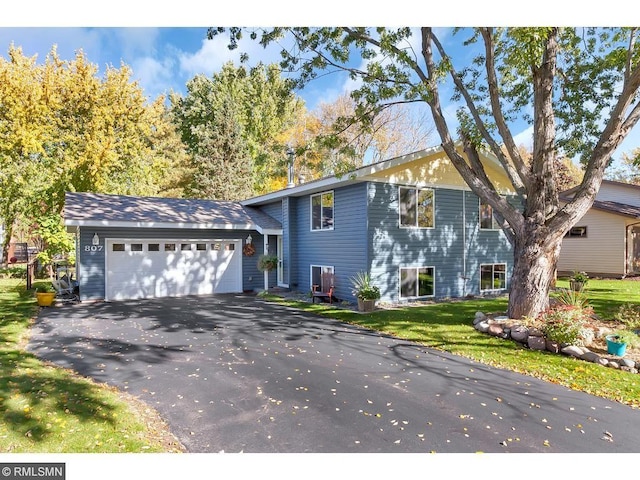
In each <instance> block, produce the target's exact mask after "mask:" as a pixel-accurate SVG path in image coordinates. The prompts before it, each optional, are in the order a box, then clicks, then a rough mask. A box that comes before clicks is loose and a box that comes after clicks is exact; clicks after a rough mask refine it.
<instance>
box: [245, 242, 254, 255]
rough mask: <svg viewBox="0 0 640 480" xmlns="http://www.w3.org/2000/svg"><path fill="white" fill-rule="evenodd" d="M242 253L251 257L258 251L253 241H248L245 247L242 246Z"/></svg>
mask: <svg viewBox="0 0 640 480" xmlns="http://www.w3.org/2000/svg"><path fill="white" fill-rule="evenodd" d="M242 253H244V254H245V255H246V256H247V257H250V256H252V255H254V254H255V253H256V248H255V247H254V246H253V244H252V243H247V244H246V245H245V246H244V247H242Z"/></svg>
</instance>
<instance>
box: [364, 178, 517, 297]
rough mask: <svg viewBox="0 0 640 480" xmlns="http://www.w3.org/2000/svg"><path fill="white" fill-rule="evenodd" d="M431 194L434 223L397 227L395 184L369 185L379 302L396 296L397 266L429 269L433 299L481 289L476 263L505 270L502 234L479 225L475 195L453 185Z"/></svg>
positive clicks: (507, 256)
mask: <svg viewBox="0 0 640 480" xmlns="http://www.w3.org/2000/svg"><path fill="white" fill-rule="evenodd" d="M434 192H435V194H434V198H435V221H434V227H433V228H425V229H422V228H420V229H418V228H400V227H399V209H398V207H399V205H398V195H399V190H398V186H397V185H390V184H386V183H370V184H369V187H368V199H369V226H368V238H369V255H370V265H369V268H370V273H371V276H372V278H373V279H374V281H375V282H376V284H377V285H378V286H379V287H380V290H381V293H382V300H384V301H392V302H395V301H398V300H399V299H400V286H399V269H400V267H401V266H403V267H411V266H413V267H433V268H434V270H435V272H434V273H435V278H434V283H435V284H434V297H433V298H446V297H462V296H465V295H468V294H478V293H480V264H483V263H506V264H507V269H508V270H509V269H510V266H511V264H512V253H511V247H510V244H509V243H508V241H507V239H506V237H505V235H504V234H503V233H502V232H501V231H480V229H479V201H478V197H477V196H475V195H474V194H472V193H470V192H465V191H462V190H454V189H445V188H435V189H434ZM463 205H464V209H463Z"/></svg>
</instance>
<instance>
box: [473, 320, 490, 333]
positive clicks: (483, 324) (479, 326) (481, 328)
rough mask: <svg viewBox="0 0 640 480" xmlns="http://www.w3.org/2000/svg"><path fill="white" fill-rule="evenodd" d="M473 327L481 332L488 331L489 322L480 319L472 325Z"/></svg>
mask: <svg viewBox="0 0 640 480" xmlns="http://www.w3.org/2000/svg"><path fill="white" fill-rule="evenodd" d="M474 327H475V329H476V330H478V331H479V332H482V333H487V332H488V331H489V322H487V321H486V320H482V321H481V322H478V323H476V324H475V325H474Z"/></svg>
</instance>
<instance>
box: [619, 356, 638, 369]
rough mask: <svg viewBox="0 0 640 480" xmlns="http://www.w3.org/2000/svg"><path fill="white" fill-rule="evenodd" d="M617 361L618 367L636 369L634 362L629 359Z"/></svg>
mask: <svg viewBox="0 0 640 480" xmlns="http://www.w3.org/2000/svg"><path fill="white" fill-rule="evenodd" d="M618 361H619V362H620V366H621V367H628V368H635V367H636V362H634V361H633V360H631V359H630V358H621V359H620V360H618Z"/></svg>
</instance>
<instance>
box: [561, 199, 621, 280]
mask: <svg viewBox="0 0 640 480" xmlns="http://www.w3.org/2000/svg"><path fill="white" fill-rule="evenodd" d="M625 225H626V221H625V217H623V216H620V215H613V214H610V213H606V212H602V211H598V210H593V209H591V210H589V211H588V212H587V213H586V214H585V216H584V217H582V219H580V220H578V222H577V223H576V226H578V227H582V226H586V227H587V237H586V238H565V239H564V240H563V242H562V250H561V251H560V259H559V261H558V271H560V272H570V271H574V270H579V271H585V272H590V273H603V274H604V273H606V274H612V275H624V273H625V235H626V231H625Z"/></svg>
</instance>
